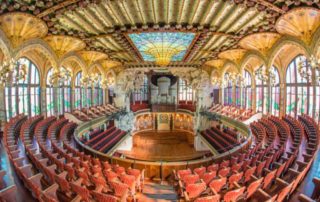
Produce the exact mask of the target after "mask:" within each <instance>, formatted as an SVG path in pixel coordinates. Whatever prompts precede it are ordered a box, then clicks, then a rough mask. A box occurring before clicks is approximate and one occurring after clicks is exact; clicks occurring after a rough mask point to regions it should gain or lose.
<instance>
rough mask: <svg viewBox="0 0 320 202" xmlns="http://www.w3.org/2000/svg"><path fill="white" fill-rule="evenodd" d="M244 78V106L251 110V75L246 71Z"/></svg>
mask: <svg viewBox="0 0 320 202" xmlns="http://www.w3.org/2000/svg"><path fill="white" fill-rule="evenodd" d="M243 78H244V88H243V94H242V95H243V98H242V106H243V107H244V108H246V109H250V108H251V107H252V90H251V83H252V82H251V79H252V77H251V74H250V73H249V72H248V71H247V70H244V73H243Z"/></svg>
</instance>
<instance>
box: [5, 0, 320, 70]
mask: <svg viewBox="0 0 320 202" xmlns="http://www.w3.org/2000/svg"><path fill="white" fill-rule="evenodd" d="M301 6H308V7H310V8H313V9H305V8H300V7H301ZM319 7H320V3H319V1H315V0H104V1H99V0H36V1H33V0H32V1H31V0H15V1H13V0H7V1H3V2H2V3H1V4H0V14H2V15H1V16H0V28H1V29H2V30H4V32H5V33H6V35H7V36H8V38H9V39H10V40H11V41H12V42H13V45H14V46H18V45H20V44H21V43H23V41H25V40H28V39H32V38H44V40H45V41H47V42H48V43H49V45H50V46H51V47H52V48H53V50H54V51H55V52H56V53H57V55H58V57H60V56H62V55H64V54H66V53H67V52H70V51H77V52H78V54H79V55H81V57H82V58H83V59H84V61H85V62H86V63H87V65H91V64H92V63H94V62H95V61H104V62H103V63H104V64H105V65H110V66H113V65H115V66H118V65H119V64H122V65H123V66H124V67H125V68H130V67H140V66H143V67H150V66H154V63H153V62H150V61H148V60H146V58H145V57H143V54H142V53H141V51H139V46H138V45H137V44H135V42H134V41H133V40H132V39H130V37H129V36H130V34H139V33H147V32H149V33H153V32H157V33H161V32H167V33H172V32H178V33H194V34H195V37H194V40H193V41H192V43H190V44H189V45H188V46H186V50H184V55H183V57H181V58H180V59H181V61H179V60H177V61H173V62H171V64H170V65H171V66H174V67H175V66H193V67H198V66H200V65H201V64H204V63H205V64H207V65H210V66H211V65H212V66H217V65H218V66H219V67H220V66H223V63H224V61H225V60H231V61H233V62H234V63H238V62H239V61H240V59H241V57H242V56H243V55H244V54H245V53H246V51H247V50H255V51H259V52H261V53H262V54H265V52H266V50H268V49H269V48H270V47H271V46H272V45H273V44H274V43H275V42H276V41H277V40H278V39H279V38H280V37H281V35H280V34H287V35H291V36H295V37H299V38H301V39H302V40H306V39H307V38H310V34H312V33H313V32H314V31H315V28H317V27H319V23H320V17H319V16H320V14H319V10H318V8H319ZM12 12H20V13H18V14H16V15H13V14H10V13H12ZM21 12H23V13H21ZM287 12H290V15H289V14H288V15H286V13H287ZM310 16H311V18H312V19H313V20H311V21H310ZM277 32H278V33H277ZM259 33H262V34H259ZM64 36H68V37H64ZM239 41H240V43H239ZM176 57H178V56H176ZM218 59H223V60H218Z"/></svg>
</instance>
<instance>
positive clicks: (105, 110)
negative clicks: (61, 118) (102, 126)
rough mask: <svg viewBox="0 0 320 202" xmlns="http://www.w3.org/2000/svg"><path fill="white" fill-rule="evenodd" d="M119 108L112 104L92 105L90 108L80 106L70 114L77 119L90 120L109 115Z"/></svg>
mask: <svg viewBox="0 0 320 202" xmlns="http://www.w3.org/2000/svg"><path fill="white" fill-rule="evenodd" d="M118 111H119V109H118V108H116V107H114V106H113V105H110V104H107V105H101V106H94V107H90V108H82V109H81V110H78V109H77V110H74V111H73V112H72V115H74V116H75V117H76V118H77V119H79V120H81V121H90V120H92V119H94V118H97V117H100V116H104V115H110V114H113V113H116V112H118Z"/></svg>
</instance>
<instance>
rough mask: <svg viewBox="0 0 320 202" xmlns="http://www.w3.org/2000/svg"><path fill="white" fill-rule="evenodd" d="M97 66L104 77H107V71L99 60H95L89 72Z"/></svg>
mask: <svg viewBox="0 0 320 202" xmlns="http://www.w3.org/2000/svg"><path fill="white" fill-rule="evenodd" d="M95 67H96V68H97V69H98V70H99V72H100V73H101V76H102V78H105V71H104V69H103V66H102V65H101V64H100V63H99V62H95V63H93V64H92V65H90V67H89V68H88V72H90V71H92V70H93V68H95Z"/></svg>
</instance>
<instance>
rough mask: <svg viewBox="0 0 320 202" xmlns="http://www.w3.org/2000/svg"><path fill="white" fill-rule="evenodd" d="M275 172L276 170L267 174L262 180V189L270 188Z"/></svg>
mask: <svg viewBox="0 0 320 202" xmlns="http://www.w3.org/2000/svg"><path fill="white" fill-rule="evenodd" d="M276 172H277V169H275V170H273V171H271V172H269V173H268V174H267V175H266V176H265V178H264V180H263V186H262V189H267V188H268V187H269V186H270V184H271V182H272V181H273V179H274V178H275V176H276Z"/></svg>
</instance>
